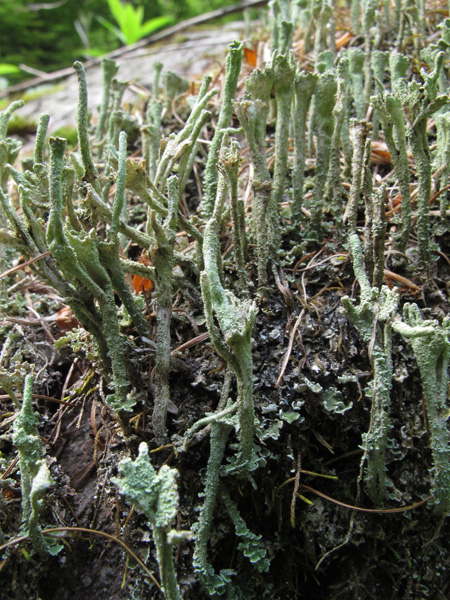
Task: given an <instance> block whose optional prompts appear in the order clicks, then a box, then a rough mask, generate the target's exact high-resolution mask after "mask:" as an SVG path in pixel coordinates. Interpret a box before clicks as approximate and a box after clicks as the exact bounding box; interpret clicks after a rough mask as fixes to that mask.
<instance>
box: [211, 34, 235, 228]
mask: <svg viewBox="0 0 450 600" xmlns="http://www.w3.org/2000/svg"><path fill="white" fill-rule="evenodd" d="M242 48H243V46H242V43H241V42H233V43H232V44H230V46H229V47H228V54H227V59H226V64H225V85H224V90H223V97H222V99H221V108H220V114H219V118H218V120H217V126H216V131H215V133H214V137H213V140H212V143H211V146H210V148H209V153H208V161H207V163H206V168H205V174H204V182H205V196H204V199H203V203H202V207H201V211H202V212H203V214H204V217H205V218H206V219H209V217H210V216H211V215H212V213H213V210H214V201H215V198H216V192H217V179H218V173H217V160H218V158H219V151H220V146H221V144H222V138H223V129H225V128H226V127H228V126H229V124H230V119H231V115H232V113H233V100H234V96H235V94H236V87H237V83H238V78H239V73H240V71H241V63H242V54H243V49H242Z"/></svg>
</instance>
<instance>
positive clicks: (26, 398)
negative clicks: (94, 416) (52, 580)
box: [12, 375, 59, 555]
mask: <svg viewBox="0 0 450 600" xmlns="http://www.w3.org/2000/svg"><path fill="white" fill-rule="evenodd" d="M33 381H34V377H33V376H32V375H27V376H26V378H25V386H24V392H23V403H22V408H21V410H20V412H19V413H18V415H17V416H16V419H15V422H14V428H13V429H14V431H13V436H12V439H13V443H14V445H15V446H16V448H17V450H18V453H19V469H20V478H21V487H22V531H23V533H24V534H25V535H28V536H29V538H30V540H31V542H32V544H33V547H34V549H35V550H36V551H37V552H38V553H39V554H44V555H45V554H46V553H47V552H50V553H56V552H58V550H59V548H58V547H55V548H54V552H53V551H52V547H51V546H50V545H49V544H48V543H47V541H46V540H45V539H44V537H43V535H42V533H41V527H40V525H39V513H40V510H41V508H42V503H43V498H44V495H45V491H46V489H47V488H49V487H50V486H51V485H52V484H53V481H52V479H51V477H50V472H49V469H48V467H47V464H46V462H45V458H44V453H43V449H42V442H41V438H40V435H39V431H38V425H39V418H38V415H37V413H35V412H34V411H33V407H32V395H33V394H32V393H33Z"/></svg>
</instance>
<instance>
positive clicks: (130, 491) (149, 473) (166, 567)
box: [113, 443, 192, 600]
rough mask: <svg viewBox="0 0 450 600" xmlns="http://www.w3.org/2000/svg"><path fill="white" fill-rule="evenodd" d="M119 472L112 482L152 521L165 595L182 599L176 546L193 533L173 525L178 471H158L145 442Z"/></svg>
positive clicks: (122, 463) (124, 462)
mask: <svg viewBox="0 0 450 600" xmlns="http://www.w3.org/2000/svg"><path fill="white" fill-rule="evenodd" d="M119 474H120V478H113V483H115V484H116V485H117V486H119V488H120V491H121V493H122V494H123V495H124V496H125V497H126V498H127V500H128V501H129V502H132V503H133V504H134V505H135V506H136V507H137V508H138V510H140V511H141V512H142V513H144V515H145V516H146V517H147V519H148V521H149V523H150V525H151V528H152V532H153V536H154V539H155V545H156V556H157V560H158V566H159V573H160V575H161V583H162V588H163V592H164V597H165V598H166V599H167V600H180V599H181V594H180V589H179V587H178V583H177V578H176V573H175V565H174V557H173V547H174V546H175V545H177V544H179V543H180V542H182V541H183V540H189V539H190V538H191V537H192V534H191V532H190V531H178V530H174V529H171V526H172V523H173V521H174V520H175V517H176V515H177V508H178V490H177V484H176V479H177V476H178V472H177V471H176V469H171V468H170V467H168V466H167V465H163V466H162V467H161V468H160V470H159V471H158V472H156V471H155V469H154V468H153V466H152V464H151V462H150V458H149V455H148V446H147V444H145V443H142V444H141V445H140V446H139V456H138V457H137V458H136V460H135V461H132V460H131V459H129V458H128V459H125V460H123V461H122V462H121V463H120V465H119Z"/></svg>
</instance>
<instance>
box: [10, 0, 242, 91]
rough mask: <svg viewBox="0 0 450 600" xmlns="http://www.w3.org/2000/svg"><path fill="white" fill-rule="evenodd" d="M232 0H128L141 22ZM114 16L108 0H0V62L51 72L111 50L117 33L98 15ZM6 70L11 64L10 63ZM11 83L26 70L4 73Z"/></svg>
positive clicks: (174, 17) (186, 14)
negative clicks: (140, 12) (138, 13)
mask: <svg viewBox="0 0 450 600" xmlns="http://www.w3.org/2000/svg"><path fill="white" fill-rule="evenodd" d="M234 2H235V0H129V1H128V4H130V6H132V7H133V8H134V9H135V11H142V10H143V18H142V22H143V23H144V24H145V22H146V21H149V20H151V19H156V18H158V17H169V18H170V19H171V20H172V21H173V22H179V21H181V20H183V19H187V18H190V17H193V16H195V15H199V14H202V13H206V12H209V11H211V10H214V9H216V8H219V7H221V6H225V5H229V4H233V3H234ZM102 19H103V20H108V21H111V20H113V15H111V11H110V8H109V6H108V2H107V0H59V1H58V0H43V1H42V2H40V1H39V0H37V1H35V2H29V1H27V0H1V1H0V63H5V64H8V65H12V66H16V67H17V66H19V65H21V64H24V65H26V66H27V67H30V68H33V69H37V70H41V71H45V72H51V71H55V70H57V69H61V68H64V67H68V66H70V65H71V64H72V63H73V61H74V60H85V59H86V57H87V56H92V55H94V56H97V55H101V54H105V53H107V52H110V51H111V50H114V49H115V48H117V47H118V46H119V45H120V42H119V40H118V39H117V36H116V35H115V34H114V33H113V32H111V31H108V30H107V29H105V27H104V26H103V25H102V24H101V20H102ZM10 71H11V69H10ZM5 76H6V77H7V79H8V81H9V82H10V83H11V84H12V83H16V82H18V81H20V80H21V79H25V78H26V77H29V76H30V75H29V74H28V73H26V72H25V71H23V70H22V71H19V72H10V73H8V74H5Z"/></svg>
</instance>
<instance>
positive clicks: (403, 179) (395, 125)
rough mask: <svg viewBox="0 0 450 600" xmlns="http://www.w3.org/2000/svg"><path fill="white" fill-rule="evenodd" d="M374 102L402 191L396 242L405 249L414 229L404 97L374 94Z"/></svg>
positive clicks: (401, 249)
mask: <svg viewBox="0 0 450 600" xmlns="http://www.w3.org/2000/svg"><path fill="white" fill-rule="evenodd" d="M372 103H373V106H374V107H375V109H376V111H377V115H378V116H379V119H380V122H381V126H382V128H383V135H384V140H385V142H386V144H387V147H388V149H389V153H390V155H391V161H392V164H393V166H394V169H395V174H396V177H397V180H398V183H399V187H400V192H401V195H402V204H401V221H400V223H399V232H398V234H397V235H396V236H395V243H396V246H397V248H398V250H400V252H404V250H405V248H406V244H407V243H408V240H409V235H410V231H411V191H410V178H409V164H408V152H407V147H406V132H405V124H404V116H403V111H402V105H401V100H400V98H399V97H398V96H394V95H392V94H387V93H383V94H382V95H379V96H377V97H374V98H372Z"/></svg>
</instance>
